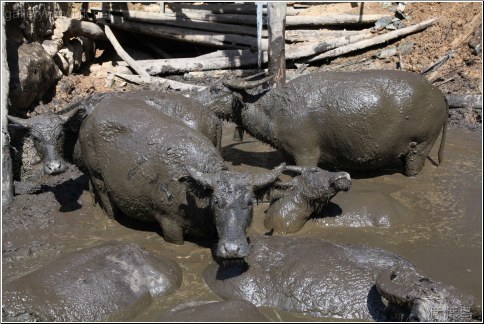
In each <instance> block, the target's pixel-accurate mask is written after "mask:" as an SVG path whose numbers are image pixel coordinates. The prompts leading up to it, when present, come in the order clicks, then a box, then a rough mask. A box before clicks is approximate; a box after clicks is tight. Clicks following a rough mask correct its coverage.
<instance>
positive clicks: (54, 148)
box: [7, 90, 222, 174]
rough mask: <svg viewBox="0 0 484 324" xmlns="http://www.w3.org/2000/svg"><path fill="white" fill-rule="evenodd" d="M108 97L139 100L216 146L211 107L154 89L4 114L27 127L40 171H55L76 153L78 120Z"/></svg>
mask: <svg viewBox="0 0 484 324" xmlns="http://www.w3.org/2000/svg"><path fill="white" fill-rule="evenodd" d="M110 98H118V99H130V102H131V100H135V99H136V100H139V101H142V102H144V103H146V104H148V105H149V106H151V107H153V108H154V109H157V110H160V111H162V112H164V113H165V114H167V115H169V116H171V117H173V118H175V119H178V120H180V121H182V122H183V123H184V124H185V125H187V126H188V127H191V128H193V129H196V130H198V131H199V132H200V133H202V134H203V135H205V136H206V137H207V138H208V139H209V140H210V141H211V142H212V143H213V145H215V146H217V147H218V148H220V141H221V137H222V125H221V121H220V120H219V119H218V118H217V117H216V116H215V114H214V113H213V112H212V111H210V110H209V109H207V108H204V107H203V106H202V105H201V104H200V103H198V102H197V101H195V100H193V99H190V98H186V97H183V96H181V95H176V94H168V93H160V92H157V91H148V90H144V91H133V92H110V93H99V94H94V95H92V96H89V97H87V98H84V99H82V100H80V101H78V102H76V103H74V104H72V105H70V106H68V107H67V108H66V109H64V110H62V111H60V112H59V113H57V114H53V113H46V114H41V115H38V116H34V117H32V118H29V119H22V118H17V117H13V116H7V118H8V119H9V121H10V122H12V123H14V124H17V125H19V126H23V127H24V128H27V129H28V130H29V131H30V135H31V136H32V138H33V140H34V144H35V148H36V149H37V151H38V153H39V155H40V156H41V158H42V163H43V171H44V173H46V174H56V173H61V172H64V171H65V170H66V167H67V165H66V161H65V158H66V159H68V160H72V159H73V155H79V154H80V152H78V151H77V150H78V147H75V143H76V141H77V137H78V133H79V128H80V125H81V123H82V121H83V120H84V119H85V117H86V116H87V115H90V114H91V113H92V112H93V111H94V110H95V109H96V107H98V106H99V105H101V104H102V103H103V102H104V101H105V100H108V99H110ZM77 162H78V161H77Z"/></svg>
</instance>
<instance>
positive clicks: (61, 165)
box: [44, 160, 67, 175]
mask: <svg viewBox="0 0 484 324" xmlns="http://www.w3.org/2000/svg"><path fill="white" fill-rule="evenodd" d="M66 169H67V165H66V163H65V162H63V161H60V160H55V161H49V162H46V163H45V164H44V172H45V173H46V174H49V175H52V174H57V173H62V172H64V171H65V170H66Z"/></svg>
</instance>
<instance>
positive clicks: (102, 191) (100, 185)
mask: <svg viewBox="0 0 484 324" xmlns="http://www.w3.org/2000/svg"><path fill="white" fill-rule="evenodd" d="M91 182H92V187H93V188H94V190H95V194H96V196H97V197H98V198H99V201H100V202H101V206H102V207H103V209H104V212H105V213H106V215H108V217H109V218H111V219H114V218H115V215H114V214H115V210H116V208H115V207H114V206H113V204H112V202H111V199H110V198H109V196H108V192H107V190H106V185H105V184H104V181H103V180H101V179H98V178H95V177H91Z"/></svg>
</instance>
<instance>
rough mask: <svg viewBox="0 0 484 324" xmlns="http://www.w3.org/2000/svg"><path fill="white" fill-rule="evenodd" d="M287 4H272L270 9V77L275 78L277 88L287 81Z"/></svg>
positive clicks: (268, 6) (269, 6) (269, 5)
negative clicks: (285, 37)
mask: <svg viewBox="0 0 484 324" xmlns="http://www.w3.org/2000/svg"><path fill="white" fill-rule="evenodd" d="M286 7H287V5H286V3H285V2H270V3H268V4H267V8H268V29H269V44H270V46H269V68H268V70H269V75H273V76H274V79H273V80H274V84H275V86H281V85H283V84H284V83H285V81H286V53H285V45H286V43H285V41H284V32H285V30H286Z"/></svg>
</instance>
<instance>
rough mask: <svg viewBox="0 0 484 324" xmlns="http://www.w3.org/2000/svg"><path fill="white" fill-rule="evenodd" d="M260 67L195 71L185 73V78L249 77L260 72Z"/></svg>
mask: <svg viewBox="0 0 484 324" xmlns="http://www.w3.org/2000/svg"><path fill="white" fill-rule="evenodd" d="M259 71H260V70H258V69H235V70H209V71H193V72H186V73H185V74H183V78H184V79H185V80H193V79H195V80H196V79H202V80H205V79H207V78H210V79H220V78H225V77H232V78H233V77H247V76H252V75H254V74H256V73H258V72H259Z"/></svg>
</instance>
